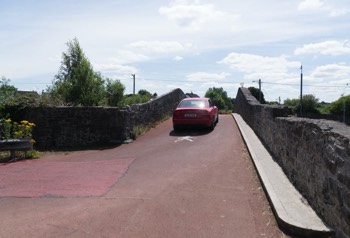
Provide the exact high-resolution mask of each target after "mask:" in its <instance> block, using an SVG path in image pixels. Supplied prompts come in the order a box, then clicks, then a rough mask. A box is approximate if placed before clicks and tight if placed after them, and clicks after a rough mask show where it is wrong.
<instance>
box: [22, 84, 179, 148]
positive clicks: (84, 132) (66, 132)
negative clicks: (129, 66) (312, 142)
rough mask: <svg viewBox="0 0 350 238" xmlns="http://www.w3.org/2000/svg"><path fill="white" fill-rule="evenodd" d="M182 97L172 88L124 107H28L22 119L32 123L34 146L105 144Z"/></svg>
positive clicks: (164, 111)
mask: <svg viewBox="0 0 350 238" xmlns="http://www.w3.org/2000/svg"><path fill="white" fill-rule="evenodd" d="M184 97H185V95H184V93H183V92H182V91H181V89H176V90H174V91H172V92H170V93H168V94H165V95H162V96H160V97H158V98H156V99H154V100H152V101H150V102H148V103H144V104H138V105H132V106H127V107H124V108H113V107H109V108H103V107H36V108H28V109H27V110H26V112H25V114H26V116H25V118H26V119H27V120H29V121H30V122H34V123H35V124H36V127H35V128H34V130H33V138H34V140H35V141H36V143H35V148H36V149H45V150H48V149H53V150H59V149H67V148H84V147H91V146H109V145H115V144H118V143H122V142H123V141H125V140H127V139H129V138H130V137H131V133H132V130H133V127H134V126H136V125H150V124H152V123H154V122H156V121H158V120H160V119H161V118H163V117H164V116H166V115H169V114H170V113H171V112H172V111H173V110H174V109H175V108H176V106H177V104H178V103H179V101H180V100H181V99H183V98H184Z"/></svg>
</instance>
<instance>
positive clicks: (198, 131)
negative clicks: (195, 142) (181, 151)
mask: <svg viewBox="0 0 350 238" xmlns="http://www.w3.org/2000/svg"><path fill="white" fill-rule="evenodd" d="M211 132H212V131H211V130H209V129H205V128H184V129H182V130H176V131H175V130H172V131H171V132H170V133H169V136H174V137H181V136H204V135H207V134H210V133H211Z"/></svg>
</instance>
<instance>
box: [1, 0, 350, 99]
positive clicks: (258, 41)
mask: <svg viewBox="0 0 350 238" xmlns="http://www.w3.org/2000/svg"><path fill="white" fill-rule="evenodd" d="M0 14H1V19H0V35H1V37H0V52H1V53H0V76H4V77H6V78H9V79H10V80H11V82H10V84H11V85H14V86H16V87H17V88H18V89H20V90H35V91H38V92H41V91H42V90H45V89H46V88H47V87H48V86H50V85H51V83H52V80H53V78H54V76H55V74H57V72H58V70H59V67H60V65H61V56H62V53H63V52H65V51H66V50H67V46H66V43H67V42H68V41H70V40H72V39H73V38H77V39H78V40H79V42H80V45H81V47H82V48H83V50H84V52H85V55H86V56H87V57H88V58H89V60H90V62H91V63H92V65H93V67H94V70H95V71H99V72H101V74H102V75H103V76H105V77H109V78H112V79H119V80H120V81H121V82H122V83H123V84H124V85H125V87H126V93H132V90H133V85H132V81H133V80H132V76H131V74H136V91H138V90H140V89H146V90H148V91H150V92H151V93H155V92H156V93H157V94H158V95H161V94H164V93H166V92H169V91H171V90H172V89H174V88H178V87H179V88H181V89H182V90H183V91H185V92H191V91H192V92H194V93H197V94H199V95H200V96H204V94H205V92H206V91H207V90H208V89H209V88H211V87H223V88H224V90H225V91H227V93H228V95H229V96H230V97H235V96H236V93H237V89H238V87H240V86H241V85H243V86H244V87H249V86H255V87H258V84H257V83H256V82H253V81H258V80H259V79H261V81H262V90H263V92H264V94H265V98H266V100H268V101H275V100H278V99H279V98H281V100H282V102H283V100H285V99H287V98H298V97H299V95H300V66H301V65H303V74H304V77H303V78H304V85H305V86H304V88H303V92H304V94H313V95H315V96H316V97H317V98H319V100H320V101H327V102H331V101H334V100H336V99H338V98H339V97H340V96H341V94H345V95H348V94H350V62H349V59H350V57H349V56H350V35H349V34H350V33H349V31H350V1H348V0H283V1H280V0H264V1H261V0H246V1H236V0H216V1H214V0H162V1H161V0H149V1H140V0H128V1H125V0H101V1H92V0H84V1H82V0H75V1H72V0H60V1H59V0H51V1H47V0H46V1H42V0H36V1H34V0H21V1H20V0H0ZM347 85H348V86H347Z"/></svg>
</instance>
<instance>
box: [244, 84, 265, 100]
mask: <svg viewBox="0 0 350 238" xmlns="http://www.w3.org/2000/svg"><path fill="white" fill-rule="evenodd" d="M248 90H249V91H250V93H251V94H252V95H253V96H254V97H255V98H256V100H258V101H259V89H258V88H255V87H249V88H248ZM260 97H261V102H260V103H261V104H266V100H265V96H264V93H263V92H262V91H261V92H260Z"/></svg>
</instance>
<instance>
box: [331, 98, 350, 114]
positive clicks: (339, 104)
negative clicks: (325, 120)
mask: <svg viewBox="0 0 350 238" xmlns="http://www.w3.org/2000/svg"><path fill="white" fill-rule="evenodd" d="M344 106H345V112H346V115H349V113H350V95H347V96H342V97H340V98H339V99H338V100H337V101H334V102H332V103H331V104H330V105H328V106H326V109H327V111H329V112H330V113H331V114H334V115H343V113H344Z"/></svg>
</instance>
